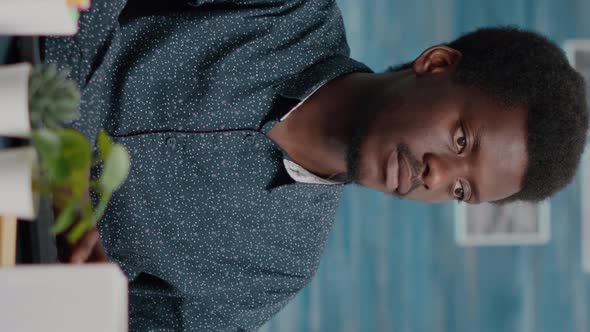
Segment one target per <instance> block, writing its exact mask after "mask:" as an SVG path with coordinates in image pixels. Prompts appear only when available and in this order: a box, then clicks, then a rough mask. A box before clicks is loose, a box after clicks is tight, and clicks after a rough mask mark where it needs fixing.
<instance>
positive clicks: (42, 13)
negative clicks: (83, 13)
mask: <svg viewBox="0 0 590 332" xmlns="http://www.w3.org/2000/svg"><path fill="white" fill-rule="evenodd" d="M77 31H78V22H77V21H76V20H74V19H73V18H72V15H71V12H70V7H69V6H68V5H67V4H66V1H65V0H0V35H18V36H28V35H44V36H47V35H61V36H65V35H73V34H75V33H76V32H77Z"/></svg>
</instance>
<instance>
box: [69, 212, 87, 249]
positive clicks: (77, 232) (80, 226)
mask: <svg viewBox="0 0 590 332" xmlns="http://www.w3.org/2000/svg"><path fill="white" fill-rule="evenodd" d="M90 228H92V223H91V222H90V220H88V219H87V218H84V219H82V220H80V221H79V222H78V223H77V224H76V225H75V226H74V228H72V230H71V231H70V232H69V233H68V236H67V240H68V242H69V243H72V244H73V243H76V242H78V241H79V240H80V238H81V237H82V236H83V235H84V234H85V233H86V231H88V230H89V229H90Z"/></svg>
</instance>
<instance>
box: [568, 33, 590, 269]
mask: <svg viewBox="0 0 590 332" xmlns="http://www.w3.org/2000/svg"><path fill="white" fill-rule="evenodd" d="M563 48H564V50H565V53H566V55H567V58H568V60H569V62H570V64H571V65H572V66H573V67H574V68H575V69H576V70H577V71H578V72H579V73H580V74H581V75H582V76H583V77H584V79H585V80H586V82H590V39H570V40H567V41H566V42H565V43H564V47H563ZM586 96H590V85H588V84H586ZM588 102H589V103H590V100H589V101H588ZM580 178H581V182H582V183H581V202H582V203H581V204H580V206H581V209H582V211H581V216H582V220H581V224H582V225H581V228H582V232H581V243H582V245H581V251H582V252H581V257H582V262H581V263H582V269H583V270H584V272H586V273H590V205H589V204H584V203H585V202H590V150H589V147H588V145H586V150H585V151H584V154H583V155H582V161H581V165H580Z"/></svg>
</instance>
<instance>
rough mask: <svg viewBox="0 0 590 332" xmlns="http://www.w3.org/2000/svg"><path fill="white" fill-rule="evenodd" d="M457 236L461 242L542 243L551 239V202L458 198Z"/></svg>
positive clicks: (476, 244) (499, 243)
mask: <svg viewBox="0 0 590 332" xmlns="http://www.w3.org/2000/svg"><path fill="white" fill-rule="evenodd" d="M454 210H455V240H456V242H457V244H458V245H460V246H508V245H541V244H545V243H547V242H548V241H549V239H550V228H551V227H550V218H551V211H550V204H549V202H548V201H543V202H541V203H536V204H535V203H527V202H515V203H508V204H504V205H494V204H491V203H482V204H477V205H470V204H466V203H461V202H457V203H455V206H454Z"/></svg>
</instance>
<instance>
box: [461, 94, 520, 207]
mask: <svg viewBox="0 0 590 332" xmlns="http://www.w3.org/2000/svg"><path fill="white" fill-rule="evenodd" d="M470 90H471V89H470ZM473 90H475V89H473ZM464 96H465V100H464V102H465V107H464V115H463V117H464V119H465V121H466V123H467V126H469V128H470V130H471V131H472V135H473V137H474V138H475V135H476V133H479V135H480V137H481V139H480V148H479V152H478V153H476V154H474V155H473V156H472V158H473V160H472V163H471V164H472V165H473V166H472V171H471V172H470V174H471V175H472V177H473V179H472V182H473V183H474V184H475V185H476V186H477V191H478V193H479V199H480V201H495V200H499V199H503V198H506V197H509V196H511V195H513V194H515V193H517V192H518V191H520V189H521V183H522V179H523V177H524V175H525V171H526V167H527V148H526V143H527V109H526V107H525V106H511V107H508V106H505V105H502V104H501V103H498V102H496V101H495V100H493V99H492V98H491V97H490V96H489V95H487V94H486V93H484V92H482V91H477V90H476V91H471V92H470V93H469V94H467V95H464Z"/></svg>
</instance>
